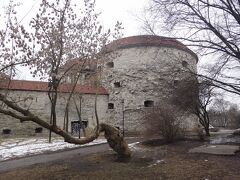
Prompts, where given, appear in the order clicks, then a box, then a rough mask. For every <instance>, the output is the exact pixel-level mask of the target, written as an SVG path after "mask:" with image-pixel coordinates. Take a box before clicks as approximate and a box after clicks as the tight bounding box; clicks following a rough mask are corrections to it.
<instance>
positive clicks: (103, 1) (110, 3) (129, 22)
mask: <svg viewBox="0 0 240 180" xmlns="http://www.w3.org/2000/svg"><path fill="white" fill-rule="evenodd" d="M72 1H75V2H77V1H83V0H72ZM8 2H9V0H0V7H1V12H2V11H3V9H2V7H3V6H7V4H8ZM14 2H20V3H22V5H21V6H20V7H19V8H18V9H17V13H18V17H19V19H20V20H22V21H21V23H22V24H28V22H29V20H30V19H31V17H33V16H34V15H35V13H36V12H37V10H38V7H39V6H38V5H39V3H40V2H41V0H14ZM147 3H148V0H96V10H97V12H101V13H102V14H101V16H100V19H101V20H100V21H101V23H102V24H103V25H104V26H105V27H106V29H107V28H111V27H113V26H114V25H115V23H116V22H117V21H120V22H122V23H123V27H124V31H123V33H124V36H131V35H137V34H140V30H139V27H140V23H139V22H138V21H137V18H136V15H137V14H138V15H139V13H140V11H141V10H142V8H143V7H144V6H145V5H146V4H147ZM1 12H0V13H1Z"/></svg>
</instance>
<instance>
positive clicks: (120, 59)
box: [102, 45, 197, 132]
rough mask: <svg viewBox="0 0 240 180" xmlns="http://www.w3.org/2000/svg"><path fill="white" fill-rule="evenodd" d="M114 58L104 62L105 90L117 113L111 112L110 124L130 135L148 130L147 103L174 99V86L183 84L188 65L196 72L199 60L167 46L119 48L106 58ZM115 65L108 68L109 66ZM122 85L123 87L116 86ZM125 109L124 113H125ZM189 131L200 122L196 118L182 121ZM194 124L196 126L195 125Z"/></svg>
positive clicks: (186, 118)
mask: <svg viewBox="0 0 240 180" xmlns="http://www.w3.org/2000/svg"><path fill="white" fill-rule="evenodd" d="M107 56H112V57H114V56H115V58H113V59H111V58H105V59H104V60H105V61H106V59H107V62H103V64H104V66H103V73H102V86H103V87H105V88H106V89H107V91H108V93H109V102H111V103H113V104H114V109H111V110H108V113H107V114H108V121H109V122H111V123H112V122H114V125H116V126H118V127H121V129H123V124H124V126H125V127H124V129H125V130H127V131H129V132H141V131H142V130H144V129H145V125H144V119H143V115H144V113H145V112H144V111H145V109H146V108H148V109H149V107H145V106H144V102H145V101H153V102H154V105H156V104H162V103H165V101H166V99H168V98H170V97H171V93H172V90H173V87H174V82H179V83H180V82H181V80H182V79H184V78H185V77H188V76H189V73H183V71H179V70H181V69H183V68H184V67H183V65H182V62H183V61H184V62H186V64H187V66H188V68H189V69H191V70H192V71H196V61H197V60H196V57H195V56H193V55H192V54H191V53H189V52H186V51H183V50H180V49H176V48H169V47H164V46H148V45H142V46H140V45H139V46H134V45H132V46H131V47H128V48H120V49H116V50H115V51H113V52H111V53H109V54H107ZM109 62H113V64H114V66H113V67H109V66H107V63H109ZM115 82H119V83H120V87H116V86H115V85H114V83H115ZM123 109H124V113H123ZM182 119H183V120H184V121H186V122H185V123H184V124H185V125H186V126H188V127H187V128H192V127H193V126H194V124H195V122H197V118H196V117H195V116H191V117H190V116H187V117H185V118H182ZM123 121H124V122H123ZM194 121H195V122H194Z"/></svg>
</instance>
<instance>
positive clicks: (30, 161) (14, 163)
mask: <svg viewBox="0 0 240 180" xmlns="http://www.w3.org/2000/svg"><path fill="white" fill-rule="evenodd" d="M139 140H140V139H139V138H131V139H127V142H128V143H133V142H137V141H139ZM109 149H110V147H109V145H108V144H107V143H105V144H100V145H95V146H87V147H79V148H76V149H67V150H65V151H60V152H51V153H48V154H39V155H34V156H30V157H23V158H20V159H14V160H7V161H2V162H0V172H3V171H9V170H12V169H16V168H20V167H21V168H22V167H27V166H31V165H34V164H40V163H47V162H51V161H55V160H59V159H66V158H71V157H74V155H79V154H80V155H82V156H84V155H88V154H94V153H98V152H104V151H107V150H109Z"/></svg>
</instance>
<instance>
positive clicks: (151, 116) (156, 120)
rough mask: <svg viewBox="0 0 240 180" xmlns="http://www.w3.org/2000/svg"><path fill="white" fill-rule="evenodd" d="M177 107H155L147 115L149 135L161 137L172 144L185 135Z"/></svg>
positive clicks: (166, 105)
mask: <svg viewBox="0 0 240 180" xmlns="http://www.w3.org/2000/svg"><path fill="white" fill-rule="evenodd" d="M176 109H177V108H176V107H175V106H171V105H168V104H165V105H161V106H160V105H159V106H155V107H153V108H151V109H149V110H148V112H147V113H146V115H145V117H144V118H145V122H146V124H147V125H146V127H147V134H151V135H161V136H162V137H163V138H164V140H165V141H166V142H172V141H174V140H175V139H177V138H179V137H180V136H182V135H183V134H184V128H183V126H181V123H180V120H179V119H178V117H179V113H178V112H177V111H176Z"/></svg>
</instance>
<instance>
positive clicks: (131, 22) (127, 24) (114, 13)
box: [0, 0, 148, 80]
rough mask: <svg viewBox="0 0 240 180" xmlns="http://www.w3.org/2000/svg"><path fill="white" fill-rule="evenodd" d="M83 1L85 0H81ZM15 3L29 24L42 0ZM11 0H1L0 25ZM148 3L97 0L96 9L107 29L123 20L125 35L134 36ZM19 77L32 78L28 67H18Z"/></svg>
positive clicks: (20, 0)
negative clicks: (140, 15) (141, 12)
mask: <svg viewBox="0 0 240 180" xmlns="http://www.w3.org/2000/svg"><path fill="white" fill-rule="evenodd" d="M72 1H73V2H78V1H79V0H72ZM80 1H83V0H80ZM14 2H15V3H18V2H19V3H21V6H20V7H19V8H17V9H16V10H17V13H18V18H19V20H21V24H23V25H28V23H29V21H30V19H31V18H32V17H34V16H35V14H36V12H37V11H38V8H39V4H40V2H41V0H14ZM8 3H9V0H0V8H1V9H0V25H1V18H2V17H3V16H1V15H2V13H3V8H2V7H3V6H7V5H8ZM147 3H148V0H96V10H97V12H101V15H100V23H101V24H102V25H103V26H104V28H105V29H108V28H113V27H114V25H115V24H116V22H117V21H119V22H122V24H123V27H124V30H123V34H124V36H133V35H138V34H140V31H141V30H140V23H139V21H137V18H136V15H139V14H140V11H141V10H142V8H143V7H144V6H145V5H146V4H147ZM18 69H19V71H21V72H19V73H18V74H19V75H18V76H17V79H26V80H32V79H33V78H32V76H31V75H30V73H29V69H28V68H26V67H25V68H24V67H21V68H18Z"/></svg>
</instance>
